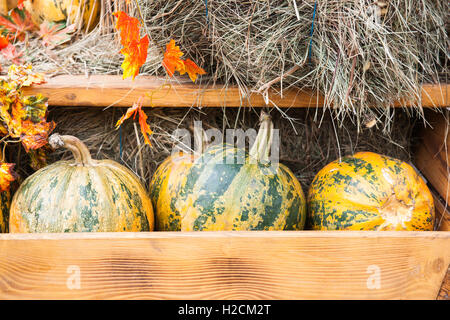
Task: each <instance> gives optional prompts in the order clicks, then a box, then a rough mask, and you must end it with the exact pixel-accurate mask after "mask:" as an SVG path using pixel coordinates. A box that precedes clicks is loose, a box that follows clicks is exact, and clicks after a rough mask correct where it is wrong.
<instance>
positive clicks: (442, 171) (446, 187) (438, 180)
mask: <svg viewBox="0 0 450 320" xmlns="http://www.w3.org/2000/svg"><path fill="white" fill-rule="evenodd" d="M427 120H428V121H429V122H430V124H431V126H432V127H431V128H430V127H428V128H426V129H424V130H422V133H421V136H422V139H421V142H420V143H419V145H418V148H417V150H416V154H415V165H416V166H417V168H418V169H419V170H420V171H421V172H422V174H423V175H424V176H425V178H426V179H427V180H428V182H429V183H431V185H432V186H433V188H434V189H435V190H436V191H437V192H438V193H439V195H440V196H441V197H442V198H443V199H444V201H446V202H447V204H450V133H449V124H448V123H447V120H446V118H445V117H444V116H443V115H442V114H433V115H430V116H428V117H427Z"/></svg>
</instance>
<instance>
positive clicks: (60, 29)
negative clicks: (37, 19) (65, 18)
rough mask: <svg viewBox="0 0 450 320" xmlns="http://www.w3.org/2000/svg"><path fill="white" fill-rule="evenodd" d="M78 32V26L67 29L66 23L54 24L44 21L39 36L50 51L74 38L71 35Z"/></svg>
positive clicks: (72, 25)
mask: <svg viewBox="0 0 450 320" xmlns="http://www.w3.org/2000/svg"><path fill="white" fill-rule="evenodd" d="M75 30H76V25H75V24H71V25H70V26H68V27H66V26H65V23H54V22H48V21H44V22H43V23H42V24H41V25H40V27H39V32H38V34H39V36H40V37H41V38H42V43H43V44H44V46H46V47H49V48H50V49H52V48H54V47H56V46H57V45H60V44H63V43H65V42H67V41H69V40H70V39H71V38H72V35H71V33H72V32H74V31H75Z"/></svg>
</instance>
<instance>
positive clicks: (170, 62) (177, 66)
mask: <svg viewBox="0 0 450 320" xmlns="http://www.w3.org/2000/svg"><path fill="white" fill-rule="evenodd" d="M182 55H183V52H181V50H180V47H179V46H176V45H175V40H173V39H172V40H170V42H169V43H168V44H167V45H166V52H164V59H163V62H162V64H163V66H164V68H166V70H167V73H168V74H169V76H171V77H172V76H173V74H174V73H175V71H178V72H180V74H183V73H185V72H186V71H185V65H184V61H183V60H182V59H180V57H181V56H182Z"/></svg>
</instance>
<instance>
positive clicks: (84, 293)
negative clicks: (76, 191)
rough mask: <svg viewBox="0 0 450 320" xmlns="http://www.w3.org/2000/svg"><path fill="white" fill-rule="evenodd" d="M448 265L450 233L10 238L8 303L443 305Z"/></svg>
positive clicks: (5, 256) (5, 251)
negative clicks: (442, 289) (76, 285)
mask: <svg viewBox="0 0 450 320" xmlns="http://www.w3.org/2000/svg"><path fill="white" fill-rule="evenodd" d="M449 263H450V232H371V231H367V232H360V231H355V232H352V231H345V232H344V231H341V232H339V231H334V232H321V231H298V232H295V231H292V232H290V231H285V232H258V231H255V232H190V233H184V232H149V233H144V232H142V233H91V234H89V233H85V234H76V233H75V234H2V235H0V298H2V299H436V297H437V296H438V293H439V290H440V287H441V283H442V280H443V278H444V275H445V273H446V271H447V268H448V266H449ZM73 270H79V280H80V282H79V284H80V286H79V289H77V288H74V287H73V283H74V282H71V281H72V280H73V276H74V274H76V272H75V273H74V271H73ZM377 272H379V273H378V275H379V280H380V282H379V284H380V286H379V288H376V285H375V287H374V286H373V284H374V283H373V282H371V281H370V279H372V280H373V279H374V278H373V277H374V276H376V274H377ZM68 281H69V284H72V286H69V287H68V286H67V283H68ZM75 283H76V282H75ZM368 283H369V286H368ZM370 284H372V286H371V285H370ZM375 284H376V282H375ZM70 287H72V289H70ZM370 287H372V288H370Z"/></svg>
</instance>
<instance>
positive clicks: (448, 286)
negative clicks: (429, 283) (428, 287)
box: [436, 268, 450, 300]
mask: <svg viewBox="0 0 450 320" xmlns="http://www.w3.org/2000/svg"><path fill="white" fill-rule="evenodd" d="M436 300H450V268H448V269H447V273H446V275H445V278H444V280H443V281H442V285H441V289H440V290H439V294H438V296H437V298H436Z"/></svg>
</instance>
